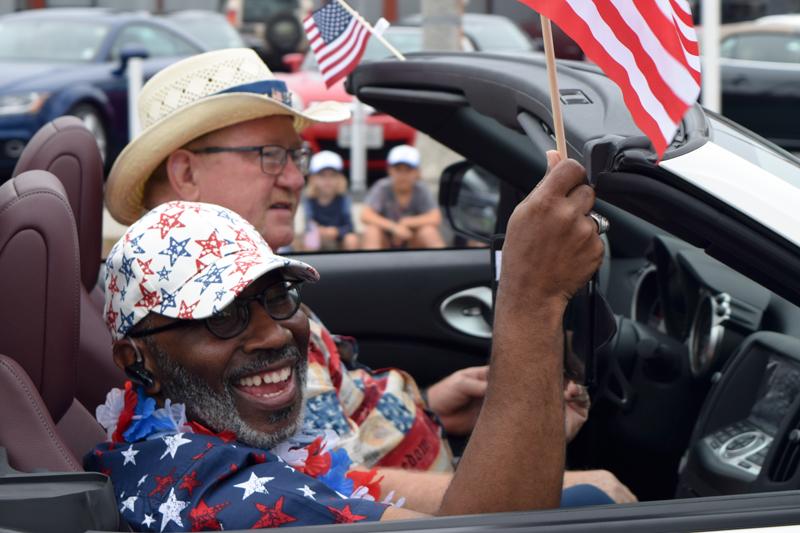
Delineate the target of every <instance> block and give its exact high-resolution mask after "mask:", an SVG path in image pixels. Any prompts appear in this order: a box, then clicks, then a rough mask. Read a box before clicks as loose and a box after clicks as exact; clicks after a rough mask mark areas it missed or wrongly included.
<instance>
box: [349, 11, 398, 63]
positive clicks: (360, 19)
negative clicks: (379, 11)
mask: <svg viewBox="0 0 800 533" xmlns="http://www.w3.org/2000/svg"><path fill="white" fill-rule="evenodd" d="M337 2H339V5H341V6H342V7H343V8H345V9H346V10H347V11H348V13H350V14H351V15H353V17H355V19H356V20H357V21H358V22H360V23H361V24H363V25H364V27H365V28H367V31H368V32H370V33H371V34H372V36H373V37H375V38H376V39H378V40H379V41H380V42H381V44H382V45H383V46H385V47H386V49H387V50H389V51H390V52H391V53H392V54H394V56H395V57H396V58H397V59H399V60H400V61H405V60H406V56H404V55H403V54H401V53H400V50H398V49H397V48H395V47H394V46H392V43H390V42H389V41H387V40H386V38H384V36H383V35H381V34H380V33H378V32H377V31H375V28H373V27H372V24H370V23H369V22H367V21H366V19H364V17H362V16H361V13H359V12H358V11H356V10H355V9H353V8H352V7H350V6H349V5H348V4H347V2H345V1H344V0H337Z"/></svg>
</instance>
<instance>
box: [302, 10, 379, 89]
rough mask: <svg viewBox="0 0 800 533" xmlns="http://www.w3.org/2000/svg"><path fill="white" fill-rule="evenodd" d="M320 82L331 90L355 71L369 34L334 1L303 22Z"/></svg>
mask: <svg viewBox="0 0 800 533" xmlns="http://www.w3.org/2000/svg"><path fill="white" fill-rule="evenodd" d="M303 27H304V28H305V31H306V36H307V37H308V42H309V45H310V46H311V50H312V51H313V52H314V57H316V58H317V64H318V65H319V70H320V73H321V74H322V79H323V80H325V85H326V86H327V87H329V88H330V87H331V86H332V85H333V84H335V83H336V82H337V81H339V80H340V79H342V78H344V77H345V76H347V74H349V73H350V71H351V70H353V69H354V68H356V66H357V65H358V62H359V61H360V60H361V56H362V55H364V49H365V48H366V46H367V40H368V39H369V35H370V34H369V31H368V30H367V28H366V27H364V25H363V24H362V23H361V22H359V21H358V20H357V19H356V17H354V16H353V15H351V14H350V13H349V12H348V11H347V10H346V9H345V8H344V7H342V5H341V4H340V3H339V2H338V1H336V0H333V1H331V2H329V3H328V4H326V5H324V6H323V7H321V8H320V9H317V10H316V11H314V12H313V13H311V15H309V16H308V17H306V19H305V20H304V21H303Z"/></svg>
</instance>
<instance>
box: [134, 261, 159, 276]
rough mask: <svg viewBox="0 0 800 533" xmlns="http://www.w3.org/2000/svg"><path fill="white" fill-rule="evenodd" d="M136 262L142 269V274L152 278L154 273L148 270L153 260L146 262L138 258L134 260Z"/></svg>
mask: <svg viewBox="0 0 800 533" xmlns="http://www.w3.org/2000/svg"><path fill="white" fill-rule="evenodd" d="M136 262H137V263H139V268H141V269H142V274H144V275H145V276H153V275H155V272H153V271H152V270H151V269H150V263H152V262H153V259H152V258H151V259H148V260H147V261H142V260H141V259H139V258H138V257H137V258H136Z"/></svg>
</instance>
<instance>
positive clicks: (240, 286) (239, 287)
mask: <svg viewBox="0 0 800 533" xmlns="http://www.w3.org/2000/svg"><path fill="white" fill-rule="evenodd" d="M252 282H253V280H251V279H240V280H239V282H238V283H237V284H236V285H234V286H233V287H231V290H232V291H233V294H235V295H236V296H239V295H240V294H241V293H242V291H243V290H245V289H246V288H247V287H248V286H249V285H250V284H251V283H252Z"/></svg>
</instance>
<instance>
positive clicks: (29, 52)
mask: <svg viewBox="0 0 800 533" xmlns="http://www.w3.org/2000/svg"><path fill="white" fill-rule="evenodd" d="M4 26H5V27H4ZM34 28H35V31H32V30H33V29H34ZM42 28H43V29H42ZM111 29H112V25H111V24H110V23H108V22H102V21H97V20H79V19H72V18H50V17H47V18H45V17H42V18H33V17H32V18H30V19H21V18H14V19H11V18H8V19H6V18H3V19H0V61H19V62H42V63H91V62H93V61H95V60H96V59H97V57H98V56H99V54H100V51H101V50H102V47H103V43H104V42H105V40H106V39H107V38H108V35H109V33H110V32H111ZM92 33H93V34H92ZM87 37H89V38H87ZM8 43H14V46H13V47H12V46H10V45H8ZM25 43H28V44H25ZM81 43H86V44H85V45H84V46H83V47H82V48H80V49H77V48H76V45H80V44H81ZM12 49H13V50H18V51H21V52H23V53H22V54H19V55H12V54H9V50H12ZM73 50H74V52H75V53H74V54H73V53H71V52H73Z"/></svg>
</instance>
